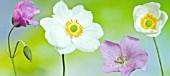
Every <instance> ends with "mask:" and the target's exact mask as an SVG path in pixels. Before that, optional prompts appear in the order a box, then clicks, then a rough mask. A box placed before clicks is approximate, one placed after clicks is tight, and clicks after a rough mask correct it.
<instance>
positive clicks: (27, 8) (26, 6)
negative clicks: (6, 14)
mask: <svg viewBox="0 0 170 76" xmlns="http://www.w3.org/2000/svg"><path fill="white" fill-rule="evenodd" d="M39 12H40V10H39V9H38V8H36V7H35V6H34V3H33V2H31V1H29V0H24V1H22V2H19V3H18V4H17V6H16V7H15V9H14V13H13V25H14V26H15V27H19V26H24V27H26V25H28V24H31V25H33V26H37V25H38V22H37V21H35V20H33V17H34V16H35V15H37V14H38V13H39Z"/></svg>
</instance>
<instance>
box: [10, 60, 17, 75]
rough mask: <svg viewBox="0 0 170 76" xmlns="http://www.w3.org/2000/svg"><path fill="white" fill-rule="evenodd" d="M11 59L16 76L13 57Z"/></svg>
mask: <svg viewBox="0 0 170 76" xmlns="http://www.w3.org/2000/svg"><path fill="white" fill-rule="evenodd" d="M11 61H12V65H13V68H14V72H15V76H17V72H16V68H15V63H14V58H11Z"/></svg>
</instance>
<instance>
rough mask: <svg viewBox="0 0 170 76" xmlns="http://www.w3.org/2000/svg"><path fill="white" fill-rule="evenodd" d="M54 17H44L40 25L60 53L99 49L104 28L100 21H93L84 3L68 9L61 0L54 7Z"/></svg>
mask: <svg viewBox="0 0 170 76" xmlns="http://www.w3.org/2000/svg"><path fill="white" fill-rule="evenodd" d="M53 13H54V15H53V16H52V18H50V17H47V18H43V19H42V20H41V21H40V25H41V26H42V27H43V28H44V29H45V31H46V32H45V37H46V39H47V40H48V42H49V43H50V44H51V45H54V46H55V47H56V49H57V50H58V52H59V53H60V54H67V53H70V52H73V51H74V50H75V49H79V50H81V51H83V52H93V51H95V50H96V49H98V47H99V45H100V42H99V40H98V39H99V38H101V37H102V36H103V34H104V33H103V30H102V28H101V26H100V25H99V24H98V23H94V22H93V15H92V13H91V12H90V11H86V10H85V9H84V7H83V6H82V5H78V6H76V7H74V8H73V9H72V10H70V9H68V7H67V5H66V4H65V3H64V2H63V1H60V2H58V3H56V5H55V6H54V7H53Z"/></svg>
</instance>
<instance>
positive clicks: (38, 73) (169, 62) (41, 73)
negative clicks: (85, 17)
mask: <svg viewBox="0 0 170 76" xmlns="http://www.w3.org/2000/svg"><path fill="white" fill-rule="evenodd" d="M20 1H21V0H0V76H14V72H13V67H12V64H11V61H10V58H9V57H8V54H7V52H8V48H7V35H8V33H9V30H10V29H11V28H12V24H11V18H12V14H13V10H14V8H15V6H16V5H17V3H18V2H20ZM32 1H33V2H34V3H35V5H36V7H38V8H39V9H40V10H41V13H40V14H38V15H37V16H36V17H35V19H36V20H38V21H40V19H42V18H44V17H51V16H52V15H53V12H52V8H53V6H54V5H55V4H56V3H57V2H58V1H59V0H32ZM153 1H154V2H159V3H160V4H161V10H163V11H165V12H166V13H167V14H168V15H169V12H170V9H169V5H170V1H169V0H153ZM64 2H65V3H66V4H67V5H68V7H69V8H70V9H72V8H73V7H74V6H76V5H83V6H84V7H85V9H86V10H89V11H91V12H92V13H93V17H94V22H97V23H99V24H101V26H102V27H103V30H104V32H105V35H104V36H103V37H102V38H101V39H100V41H101V42H102V41H104V40H110V41H114V42H117V43H119V42H120V40H121V39H122V38H123V37H124V36H126V35H129V36H133V37H137V38H140V41H141V48H142V49H145V50H146V51H147V52H148V54H149V61H148V64H147V70H146V71H141V70H135V71H134V72H133V73H132V74H131V76H161V72H160V68H159V63H158V59H157V54H156V49H155V46H154V43H153V40H152V38H150V37H147V36H145V35H143V34H141V33H138V32H136V30H135V28H134V26H133V17H132V13H133V9H134V7H135V6H137V5H139V4H145V3H148V2H151V1H150V0H119V1H116V0H64ZM44 33H45V31H44V30H43V28H42V27H41V26H37V27H35V28H34V27H32V26H28V27H26V28H24V27H22V28H17V29H15V30H14V31H13V33H12V35H11V46H12V49H14V46H15V44H16V42H17V40H23V41H24V42H25V43H26V44H27V45H28V46H29V47H30V49H31V50H32V54H33V60H32V62H30V61H28V60H27V59H26V58H25V57H24V55H23V52H22V47H23V46H22V45H19V49H18V50H17V51H18V52H19V54H18V55H17V56H16V58H15V64H16V68H17V73H18V76H61V75H62V62H61V55H60V54H59V53H58V52H57V51H56V50H55V48H54V47H53V46H51V45H50V44H49V43H48V42H47V40H46V39H45V37H44ZM169 33H170V20H168V21H167V23H166V24H165V27H164V28H163V29H162V33H161V34H160V35H159V36H158V37H157V38H156V39H157V43H158V46H159V50H160V54H161V58H162V62H163V68H164V72H165V76H170V56H169V54H170V47H169V46H170V34H169ZM65 60H66V76H120V73H115V72H114V73H104V72H103V70H102V66H103V61H104V58H103V57H102V56H101V54H100V51H99V50H96V51H95V52H93V53H85V52H81V51H79V50H76V51H75V52H73V53H70V54H67V55H65Z"/></svg>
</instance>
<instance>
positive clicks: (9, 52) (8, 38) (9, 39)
mask: <svg viewBox="0 0 170 76" xmlns="http://www.w3.org/2000/svg"><path fill="white" fill-rule="evenodd" d="M13 30H14V27H12V29H11V30H10V32H9V34H8V49H9V56H10V57H12V54H11V48H10V35H11V33H12V31H13Z"/></svg>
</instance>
